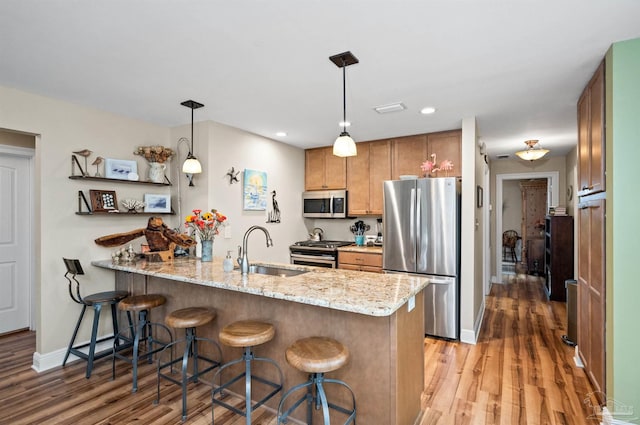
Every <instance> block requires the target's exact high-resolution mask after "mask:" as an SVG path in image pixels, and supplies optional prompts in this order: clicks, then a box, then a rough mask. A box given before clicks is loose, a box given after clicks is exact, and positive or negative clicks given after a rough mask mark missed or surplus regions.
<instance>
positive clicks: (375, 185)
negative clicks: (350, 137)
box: [347, 140, 391, 216]
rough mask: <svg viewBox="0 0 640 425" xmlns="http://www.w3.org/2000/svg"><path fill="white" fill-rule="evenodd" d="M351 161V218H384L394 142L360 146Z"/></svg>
mask: <svg viewBox="0 0 640 425" xmlns="http://www.w3.org/2000/svg"><path fill="white" fill-rule="evenodd" d="M357 146H358V155H357V156H352V157H349V158H347V190H348V192H349V203H348V208H349V215H350V216H359V215H382V182H383V181H385V180H390V179H391V141H390V140H379V141H375V142H362V143H358V145H357Z"/></svg>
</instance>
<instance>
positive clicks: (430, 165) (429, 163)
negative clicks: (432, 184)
mask: <svg viewBox="0 0 640 425" xmlns="http://www.w3.org/2000/svg"><path fill="white" fill-rule="evenodd" d="M420 169H421V170H422V172H423V173H424V175H425V177H426V176H427V175H428V174H429V173H434V174H435V173H437V172H438V171H441V170H442V171H445V172H448V171H451V170H453V162H451V160H448V159H445V160H444V161H442V162H441V163H440V165H439V166H438V163H437V161H436V154H435V153H432V154H431V160H426V161H425V162H423V163H422V165H421V166H420ZM445 175H446V174H445Z"/></svg>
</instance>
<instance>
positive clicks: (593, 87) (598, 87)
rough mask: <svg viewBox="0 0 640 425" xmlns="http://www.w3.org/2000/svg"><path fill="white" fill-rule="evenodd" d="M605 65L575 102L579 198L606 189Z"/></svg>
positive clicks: (599, 69)
mask: <svg viewBox="0 0 640 425" xmlns="http://www.w3.org/2000/svg"><path fill="white" fill-rule="evenodd" d="M604 84H605V81H604V62H602V63H601V64H600V66H599V67H598V69H597V70H596V73H595V74H594V75H593V78H592V79H591V81H590V82H589V84H588V85H587V87H585V89H584V92H583V93H582V96H580V100H579V101H578V183H579V185H580V187H579V189H578V190H579V191H578V196H585V195H590V194H592V193H597V192H603V191H605V190H606V184H605V158H604V144H605V132H604V127H605V126H604V99H605V93H604Z"/></svg>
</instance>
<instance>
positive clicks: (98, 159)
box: [91, 156, 104, 177]
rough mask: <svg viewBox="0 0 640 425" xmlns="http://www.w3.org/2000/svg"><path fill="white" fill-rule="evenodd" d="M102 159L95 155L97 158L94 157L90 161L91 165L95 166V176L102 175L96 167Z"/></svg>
mask: <svg viewBox="0 0 640 425" xmlns="http://www.w3.org/2000/svg"><path fill="white" fill-rule="evenodd" d="M103 159H104V158H103V157H101V156H99V157H97V158H96V159H95V160H94V161H93V162H92V163H91V165H95V166H96V175H95V176H96V177H102V176H101V175H100V170H99V169H98V166H99V165H100V164H102V160H103Z"/></svg>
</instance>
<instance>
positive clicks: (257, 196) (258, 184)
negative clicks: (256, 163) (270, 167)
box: [242, 170, 267, 211]
mask: <svg viewBox="0 0 640 425" xmlns="http://www.w3.org/2000/svg"><path fill="white" fill-rule="evenodd" d="M242 183H243V188H242V189H243V190H242V200H243V209H245V210H249V211H265V210H266V209H267V173H266V172H264V171H256V170H244V175H243V182H242Z"/></svg>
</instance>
